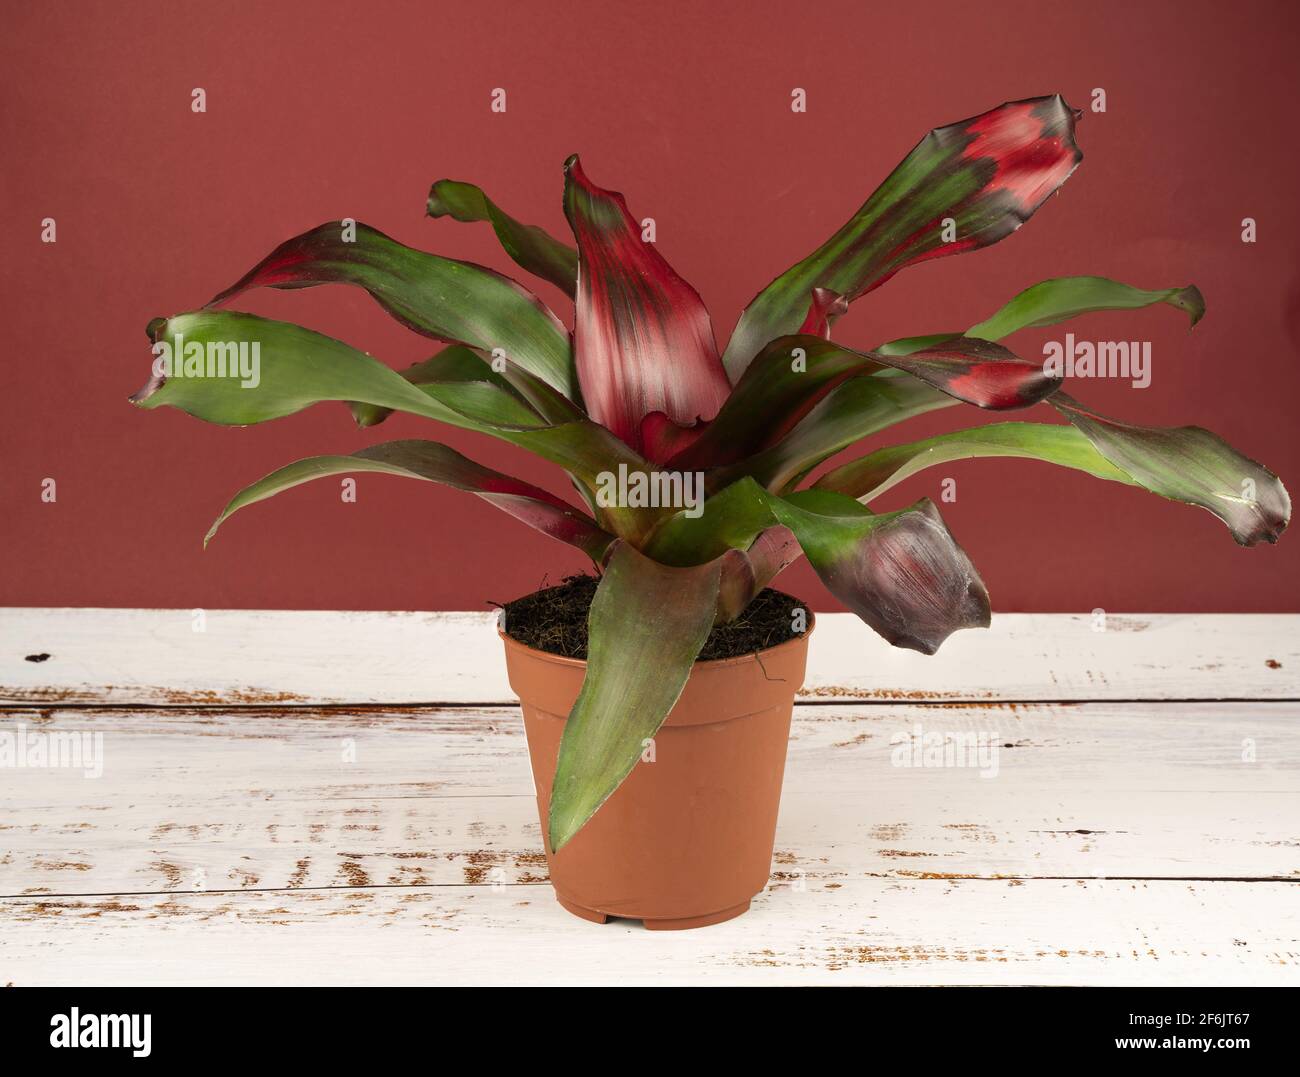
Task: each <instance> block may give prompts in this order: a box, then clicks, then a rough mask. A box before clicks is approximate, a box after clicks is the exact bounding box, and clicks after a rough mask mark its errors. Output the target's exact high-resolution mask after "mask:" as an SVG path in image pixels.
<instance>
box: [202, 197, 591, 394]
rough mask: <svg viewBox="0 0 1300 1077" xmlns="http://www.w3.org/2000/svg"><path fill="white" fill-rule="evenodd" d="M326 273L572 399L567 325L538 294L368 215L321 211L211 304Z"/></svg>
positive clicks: (414, 323) (318, 279)
mask: <svg viewBox="0 0 1300 1077" xmlns="http://www.w3.org/2000/svg"><path fill="white" fill-rule="evenodd" d="M353 233H355V234H353ZM349 237H350V238H349ZM331 283H334V284H353V285H356V286H357V287H360V288H364V289H365V290H366V291H367V292H369V293H370V294H371V295H372V296H373V297H374V299H375V301H376V302H378V303H379V305H380V306H381V307H383V308H384V309H385V310H386V311H388V313H389V314H391V315H392V316H393V317H394V318H396V319H397V320H398V321H399V322H401V323H402V324H403V325H405V326H407V327H408V328H410V329H413V330H414V331H415V332H417V333H420V334H422V335H424V336H427V337H432V338H433V339H435V340H444V341H447V342H448V343H452V344H467V345H469V346H470V347H474V348H480V349H482V350H483V351H485V352H488V353H494V352H495V353H496V354H499V355H501V356H503V357H504V358H505V360H506V361H507V362H508V363H514V364H517V365H518V366H520V367H522V368H523V369H524V370H526V371H528V372H529V373H531V374H533V375H535V376H536V377H538V378H540V379H541V380H542V381H544V382H546V383H547V384H548V385H550V386H551V387H552V388H554V389H556V390H558V391H559V392H560V393H562V394H564V396H566V397H568V398H569V399H570V400H575V399H577V385H576V380H575V377H574V371H573V356H572V352H571V349H570V347H569V335H568V332H567V331H566V330H565V328H564V326H563V325H562V324H561V323H560V321H559V319H558V318H556V317H555V315H554V314H552V313H551V312H550V311H549V310H547V309H546V307H545V306H544V305H543V304H542V302H541V300H539V299H538V298H537V297H536V296H535V295H533V294H532V293H531V292H529V291H527V290H526V289H524V288H522V287H520V286H519V285H518V284H516V283H515V282H514V281H512V280H510V279H509V278H508V277H503V276H502V275H501V274H500V273H497V272H495V271H494V270H491V269H486V268H484V267H483V266H479V265H474V264H473V263H472V262H458V261H455V260H453V259H451V258H440V257H438V256H437V255H435V254H426V253H425V252H424V251H417V250H413V249H412V248H410V247H406V246H403V245H402V244H401V243H398V242H397V241H396V240H393V239H390V238H389V237H388V236H386V235H384V234H383V233H382V232H379V231H376V230H375V229H373V228H371V227H370V226H369V225H365V224H360V223H357V224H355V225H351V226H349V227H348V228H345V226H344V224H343V223H342V222H339V221H327V222H326V223H325V224H322V225H320V226H319V227H318V228H313V229H312V230H311V231H310V232H305V233H303V234H302V235H300V236H296V237H295V238H293V239H290V240H288V241H287V242H285V243H282V244H280V246H278V247H277V248H276V249H275V250H274V251H272V252H271V253H270V254H269V255H267V256H266V258H264V259H263V260H262V261H261V262H259V263H258V264H257V265H256V266H254V267H253V268H252V269H251V270H249V271H248V273H246V274H245V275H244V276H243V277H241V278H240V279H239V280H238V281H236V282H235V283H234V284H233V285H231V286H230V287H229V288H227V289H226V290H225V291H224V292H221V293H220V294H219V295H217V296H216V297H215V298H214V299H213V300H212V302H211V303H209V304H208V306H209V307H219V306H222V305H224V304H225V303H228V302H229V301H230V300H231V299H233V298H235V297H236V296H237V295H239V294H240V293H242V292H245V291H247V290H248V289H250V288H259V287H270V288H310V287H312V286H313V285H317V284H331Z"/></svg>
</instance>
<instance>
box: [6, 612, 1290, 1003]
mask: <svg viewBox="0 0 1300 1077" xmlns="http://www.w3.org/2000/svg"><path fill="white" fill-rule="evenodd" d="M14 613H15V611H4V612H3V614H0V616H3V617H4V630H3V638H4V641H5V648H6V649H5V653H4V659H3V666H0V672H2V673H3V675H4V680H5V682H6V683H8V684H10V688H8V689H7V690H6V698H7V699H9V700H10V705H8V706H4V707H0V736H5V735H8V736H10V737H11V738H16V737H17V735H18V734H19V733H22V734H23V735H35V736H37V737H38V738H40V737H45V738H49V737H51V735H54V734H89V735H91V736H95V735H98V736H99V737H100V738H101V739H100V741H99V743H100V744H101V745H102V752H103V757H102V758H103V772H102V775H101V776H99V777H93V778H87V777H85V776H84V774H83V773H82V772H81V771H78V770H75V769H71V768H57V769H49V768H35V767H13V766H0V977H2V978H3V981H4V982H14V983H29V984H36V983H85V982H102V983H319V982H327V983H500V982H517V983H905V984H920V983H1089V984H1093V983H1095V984H1102V983H1133V984H1167V983H1182V984H1199V983H1206V984H1208V983H1270V984H1273V983H1276V984H1283V983H1290V984H1296V983H1300V834H1298V831H1300V826H1298V822H1300V703H1297V702H1295V701H1294V698H1293V697H1297V696H1300V692H1297V691H1296V683H1295V669H1296V668H1300V658H1297V657H1296V656H1295V653H1294V652H1295V650H1296V648H1295V638H1296V636H1297V633H1296V632H1295V628H1296V627H1297V626H1300V618H1285V617H1261V618H1254V617H1236V616H1233V617H1212V618H1182V617H1178V618H1173V617H1170V618H1134V619H1132V621H1131V623H1130V622H1122V621H1121V622H1118V623H1121V624H1124V623H1127V624H1128V627H1127V628H1119V627H1117V621H1116V619H1115V618H1111V619H1109V628H1108V631H1107V632H1106V633H1102V634H1094V633H1092V632H1091V630H1090V629H1089V628H1088V627H1087V619H1086V618H1074V617H1065V616H1057V617H1053V616H1042V617H1037V616H1036V617H1033V618H1029V617H1025V618H1021V619H1011V620H1010V622H1009V623H1007V624H1000V625H999V631H998V632H997V633H990V634H988V635H989V640H990V641H991V642H989V643H986V644H984V645H982V646H985V647H987V648H989V649H986V650H983V651H977V652H975V653H966V654H964V655H963V654H961V653H960V652H958V653H957V657H956V658H955V659H953V660H952V661H947V662H945V659H944V658H943V657H942V656H941V658H940V659H938V660H935V659H923V658H919V657H918V658H917V659H916V661H918V662H922V663H927V665H926V666H925V667H924V668H928V669H931V670H935V671H937V672H935V673H934V674H933V675H932V676H931V677H930V679H929V680H928V681H925V680H923V679H922V678H921V675H920V673H918V672H915V671H914V670H913V669H912V666H911V662H910V659H909V658H908V657H907V656H904V658H903V660H902V661H900V662H897V663H895V664H894V665H886V664H884V663H883V662H880V661H877V659H878V657H879V656H877V655H874V654H871V655H869V659H870V660H869V661H868V662H865V663H863V664H862V665H861V666H860V667H859V666H858V665H855V664H854V663H852V662H850V661H849V660H848V657H847V656H848V655H849V653H850V651H852V653H854V654H856V653H857V649H858V648H859V645H860V644H861V643H862V640H860V639H858V638H857V637H856V633H855V632H853V631H851V630H849V629H850V626H848V625H847V624H846V623H845V622H843V621H842V620H838V619H837V618H835V617H833V616H832V617H827V618H823V619H822V620H821V625H822V627H821V628H819V635H818V637H817V638H816V640H815V641H814V646H813V651H814V653H815V654H816V653H818V651H819V648H820V653H821V658H820V659H819V660H818V661H819V662H820V665H818V666H817V667H816V668H815V670H814V675H813V677H812V678H811V681H810V683H811V691H810V692H808V693H807V694H806V696H805V702H803V703H801V704H800V705H799V706H797V707H796V709H795V718H794V724H793V729H792V736H791V745H790V756H789V763H788V767H787V775H786V783H785V792H784V796H783V800H782V808H781V817H780V822H779V826H778V833H777V849H776V855H775V858H774V863H773V870H772V877H771V880H770V883H769V886H768V888H767V890H766V891H765V892H764V893H763V894H762V895H760V897H759V898H758V899H756V901H755V903H754V906H753V909H752V910H751V912H750V913H749V914H747V915H746V916H744V917H742V918H740V919H738V920H736V921H734V922H731V923H728V924H722V925H717V926H715V927H711V928H707V929H703V930H700V931H695V932H686V933H683V934H680V935H673V934H669V935H663V934H654V935H652V934H650V933H647V932H645V931H644V929H642V928H641V927H640V925H639V924H628V923H613V924H609V925H605V926H603V927H597V926H595V925H591V924H587V923H585V922H582V921H579V920H576V919H575V918H573V917H571V916H569V915H568V914H567V913H565V912H563V911H562V910H561V909H560V908H559V906H558V905H556V904H555V902H554V898H553V894H552V891H551V889H550V886H549V883H548V881H547V873H546V865H545V859H544V857H543V856H542V855H541V841H540V834H539V830H538V826H537V819H536V807H535V803H534V799H533V792H532V781H531V776H530V773H529V769H528V762H527V755H526V749H525V745H524V742H523V735H522V726H521V722H520V718H519V714H518V709H517V707H516V706H515V705H514V704H513V701H512V700H510V699H509V698H508V697H507V696H506V694H505V692H506V691H507V690H505V689H503V688H502V686H501V685H500V683H498V682H494V680H493V678H494V677H499V665H498V664H497V660H498V659H499V655H498V654H497V651H496V642H497V641H496V639H495V634H494V633H492V631H491V624H490V621H488V620H486V619H485V618H483V617H480V616H478V615H437V616H434V615H421V614H396V615H383V614H351V615H341V617H342V620H339V621H335V620H334V619H333V618H334V617H335V615H319V614H299V613H291V614H274V613H241V614H231V615H229V621H228V623H223V617H225V616H226V615H220V614H209V619H208V624H207V627H208V632H207V633H203V634H200V633H191V632H190V630H189V623H190V622H189V614H188V612H187V611H156V612H155V613H152V614H150V613H146V612H142V611H117V612H116V613H113V612H112V611H84V613H85V616H84V617H80V618H79V617H76V616H73V615H72V614H70V613H69V612H68V611H52V612H51V613H50V614H49V616H48V618H47V619H46V620H42V618H41V617H39V616H37V615H36V614H33V613H30V612H29V611H17V613H18V614H19V615H20V616H18V617H17V618H11V617H10V615H11V614H14ZM349 619H350V620H349ZM1139 624H1144V625H1145V627H1139ZM178 625H180V626H183V628H184V633H188V635H184V634H182V633H181V632H180V629H179V628H178ZM485 635H487V636H489V637H490V645H489V648H485V647H483V646H482V642H483V637H484V636H485ZM975 635H978V634H976V633H968V634H967V636H975ZM196 637H197V638H196ZM20 640H21V641H23V642H21V644H20V643H19V641H20ZM1284 641H1285V642H1284ZM1121 644H1122V645H1121ZM36 647H42V648H44V650H35V649H34V648H36ZM385 648H387V650H385ZM1216 649H1217V653H1218V661H1217V662H1216V661H1213V660H1210V659H1211V652H1213V651H1216ZM45 650H48V653H49V654H50V655H51V657H50V658H49V659H46V660H44V661H42V662H27V661H26V654H39V653H45ZM489 650H490V654H489ZM20 651H23V652H25V654H24V655H23V657H21V658H17V659H15V657H14V656H15V655H16V654H17V653H18V652H20ZM886 653H888V652H886ZM150 654H153V655H154V658H155V665H154V666H153V667H150V666H149V665H148V661H149V655H150ZM1261 654H1264V655H1267V656H1268V658H1269V659H1270V660H1271V661H1273V662H1276V666H1273V665H1269V664H1267V663H1265V662H1260V663H1259V666H1260V668H1259V669H1255V668H1254V666H1253V665H1252V663H1254V657H1248V656H1258V655H1261ZM60 656H62V658H60ZM890 661H893V659H892V657H891V659H890ZM187 662H191V663H193V669H194V671H195V672H194V676H193V678H192V680H191V682H190V683H189V684H188V685H186V682H185V681H184V677H183V670H184V669H185V668H186V663H187ZM872 663H875V666H874V668H875V672H876V674H877V676H876V677H875V680H874V684H875V687H872V686H871V682H870V679H869V678H868V677H867V676H866V674H865V673H862V674H855V673H852V672H846V671H851V670H853V669H857V668H861V669H863V670H864V671H865V670H870V669H872V668H873V667H872ZM1202 666H1217V668H1213V669H1210V668H1200V667H1202ZM489 667H490V668H489ZM1030 669H1038V670H1039V671H1040V672H1039V674H1038V676H1036V677H1031V676H1029V675H1028V671H1029V670H1030ZM33 670H34V671H36V672H35V673H34V672H33ZM145 670H149V671H150V672H149V674H148V675H146V674H144V673H143V672H142V671H145ZM493 670H496V672H493ZM836 670H838V671H839V672H838V675H837V674H836ZM1100 670H1105V675H1104V676H1102V675H1101V673H1100V672H1099V671H1100ZM886 674H888V676H886ZM42 677H44V678H45V680H44V681H43V682H42V680H41V678H42ZM408 679H409V681H410V683H409V684H408V683H406V682H407V680H408ZM412 684H413V685H414V687H411V685H412ZM886 684H890V685H892V686H893V687H889V688H886V687H884V686H885V685H886ZM924 684H928V685H930V687H922V685H924ZM899 685H903V686H904V687H898V686H899ZM1035 685H1037V690H1039V691H1048V688H1046V687H1044V685H1049V686H1051V688H1052V689H1054V690H1057V691H1059V694H1060V695H1061V696H1063V697H1065V698H1062V699H1060V700H1036V701H1030V702H1023V701H1012V699H1011V698H1008V699H1006V700H997V699H986V698H984V697H985V696H987V695H989V694H990V693H993V694H995V695H996V694H1002V695H1006V696H1008V697H1020V696H1032V695H1033V692H1034V690H1035ZM444 686H445V687H444ZM1085 691H1091V692H1093V693H1095V694H1097V695H1099V696H1102V697H1104V696H1106V695H1107V694H1108V693H1114V694H1115V698H1111V699H1106V698H1100V699H1075V698H1071V697H1072V696H1073V695H1080V694H1082V693H1084V692H1085ZM426 693H429V694H431V696H432V698H434V699H437V698H438V697H439V696H452V697H454V696H457V695H462V696H473V695H477V696H480V697H483V698H480V699H474V700H470V701H469V702H448V701H446V700H444V701H443V702H441V703H440V704H438V705H419V704H413V703H411V702H402V701H400V699H395V698H394V697H401V696H404V695H410V696H414V697H417V698H418V697H421V696H424V695H425V694H426ZM1202 693H1211V694H1213V695H1216V696H1222V697H1226V698H1224V699H1222V700H1218V701H1186V700H1187V699H1188V698H1192V697H1198V696H1199V695H1201V694H1202ZM1252 694H1254V695H1257V696H1260V697H1264V698H1260V699H1258V700H1255V699H1251V698H1250V697H1251V695H1252ZM894 695H898V696H902V697H904V698H902V699H892V698H890V697H891V696H894ZM120 697H128V698H129V701H128V702H121V701H120ZM857 697H862V698H860V699H859V698H857ZM910 697H919V700H918V699H917V698H910ZM936 697H939V698H936ZM946 697H952V701H948V700H947V699H946ZM1130 697H1131V698H1130ZM14 700H19V702H14ZM69 700H71V702H69ZM196 701H197V702H196ZM916 734H922V735H925V734H929V735H932V736H933V735H938V736H939V737H940V738H943V737H946V736H951V735H962V736H966V737H971V736H974V737H977V738H979V742H980V743H981V744H983V745H984V746H985V754H984V755H983V756H982V757H972V758H970V759H964V758H950V759H949V760H948V762H949V763H956V762H962V763H971V764H974V765H969V766H954V765H946V766H903V765H899V764H901V763H902V762H904V761H907V762H918V761H919V762H922V763H925V762H927V760H926V759H925V758H924V757H921V758H920V759H919V760H918V759H914V758H913V757H912V756H911V754H910V753H908V754H907V757H906V759H904V758H903V756H902V755H900V752H901V746H900V743H899V742H900V740H902V739H903V738H905V737H907V736H911V735H916ZM994 750H996V754H995V755H994V754H990V753H993V752H994ZM936 761H937V760H934V759H931V760H928V762H936ZM993 763H996V767H995V768H994V766H993ZM651 765H653V764H651Z"/></svg>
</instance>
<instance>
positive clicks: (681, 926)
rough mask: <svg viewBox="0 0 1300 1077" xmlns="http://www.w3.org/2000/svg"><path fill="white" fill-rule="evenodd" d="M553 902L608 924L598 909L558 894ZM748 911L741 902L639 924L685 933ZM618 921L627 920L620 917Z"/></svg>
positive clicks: (653, 929) (576, 914)
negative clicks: (714, 910) (712, 910)
mask: <svg viewBox="0 0 1300 1077" xmlns="http://www.w3.org/2000/svg"><path fill="white" fill-rule="evenodd" d="M555 900H556V901H558V902H559V903H560V904H561V905H562V906H564V908H565V909H567V910H568V911H569V912H571V913H573V915H574V916H578V917H581V918H582V919H583V920H589V921H591V923H593V924H605V923H608V922H609V916H610V914H609V913H606V912H600V911H599V910H598V909H588V908H587V907H586V906H584V905H579V904H577V903H576V902H573V901H568V900H566V899H565V898H562V897H560V895H559V894H556V895H555ZM748 909H749V902H748V901H743V902H741V903H740V904H739V905H733V906H732V907H731V908H729V909H722V910H720V911H718V912H711V913H706V914H705V915H704V916H684V917H681V918H680V919H677V920H654V919H643V920H642V921H641V923H642V924H644V925H645V929H646V930H647V931H686V930H688V929H690V928H693V927H708V926H709V925H711V924H721V923H723V922H724V921H726V920H734V919H735V918H736V917H737V916H739V915H740V914H741V913H743V912H745V911H747V910H748ZM620 919H629V918H628V917H621V918H620ZM631 919H635V917H632V918H631Z"/></svg>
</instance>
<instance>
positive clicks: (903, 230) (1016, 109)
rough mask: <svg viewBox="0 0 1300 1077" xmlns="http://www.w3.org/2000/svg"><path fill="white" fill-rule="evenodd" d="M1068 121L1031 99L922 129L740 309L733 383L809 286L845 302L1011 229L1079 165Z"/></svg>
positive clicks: (1055, 108) (1055, 106)
mask: <svg viewBox="0 0 1300 1077" xmlns="http://www.w3.org/2000/svg"><path fill="white" fill-rule="evenodd" d="M1076 115H1077V114H1076V113H1075V111H1074V110H1073V109H1071V108H1070V107H1069V106H1068V105H1067V104H1066V103H1065V102H1064V101H1063V100H1062V99H1061V98H1060V97H1059V96H1058V97H1038V98H1033V99H1031V100H1028V101H1014V102H1010V103H1008V104H1005V105H1001V106H999V107H998V108H995V109H992V110H991V111H989V112H986V113H984V114H983V115H980V116H975V117H972V118H971V119H968V120H962V121H960V122H959V123H955V124H951V125H949V126H947V127H939V128H936V129H935V130H933V131H931V132H930V133H929V134H928V135H927V136H926V137H925V138H923V139H922V140H921V141H920V143H918V144H917V146H916V148H915V149H913V150H912V152H911V153H909V154H908V155H907V157H906V158H905V159H904V160H903V163H902V164H900V165H899V166H898V168H896V169H895V170H894V171H893V172H892V173H891V174H890V176H889V178H888V179H886V180H885V182H884V183H883V184H881V185H880V187H879V188H878V189H877V190H876V192H875V193H874V194H873V195H872V196H871V197H870V198H868V199H867V201H866V202H865V203H864V204H863V205H862V207H861V208H860V209H859V210H858V212H857V213H856V214H854V216H853V217H852V219H850V220H849V221H848V223H846V224H845V225H844V226H843V227H842V228H841V229H840V230H839V231H838V232H836V233H835V235H833V236H831V238H830V239H828V240H827V241H826V242H825V243H823V244H822V245H821V246H820V247H819V248H818V249H817V250H815V251H814V252H813V253H812V254H810V255H809V256H808V257H807V258H805V259H804V260H803V261H802V262H800V263H798V264H797V265H795V266H793V267H792V268H791V269H789V270H787V271H786V272H785V273H783V274H781V276H779V277H777V278H776V280H774V281H773V282H772V283H771V284H769V285H768V286H767V287H766V288H764V289H763V291H761V292H759V294H758V295H757V296H756V297H755V298H754V300H753V302H752V303H750V305H749V306H748V307H747V308H746V309H745V312H744V314H742V315H741V318H740V322H739V324H737V326H736V330H735V332H734V333H733V334H732V337H731V342H730V343H729V344H728V345H727V350H726V352H725V354H724V356H723V362H724V364H725V365H726V368H727V374H728V375H729V376H730V378H731V381H732V383H733V384H734V383H735V382H736V381H738V380H739V378H740V375H741V374H743V373H744V371H745V368H746V367H747V366H748V365H749V362H750V360H751V359H752V358H753V357H754V356H755V355H757V354H758V352H759V351H760V350H761V349H762V348H763V347H764V346H765V345H766V344H768V342H770V341H772V340H775V339H776V338H777V337H781V336H785V335H787V334H789V333H794V332H797V331H798V330H799V327H800V325H801V324H802V323H803V322H804V320H805V318H806V317H807V316H808V312H809V304H810V302H811V301H812V299H813V290H814V289H815V288H825V289H829V290H830V291H832V292H835V293H837V294H838V295H841V296H843V297H844V298H845V299H847V300H853V299H856V298H857V297H858V296H860V295H862V294H863V293H865V292H868V291H870V290H871V289H872V288H875V287H878V286H879V285H881V284H883V283H884V282H885V281H886V280H888V279H889V278H890V277H891V276H893V274H894V273H896V272H898V271H899V270H900V269H902V268H904V267H905V266H908V265H911V264H914V263H917V262H921V261H925V260H927V259H929V258H936V257H940V256H942V255H946V254H958V253H960V252H962V251H967V250H975V249H978V248H980V247H986V246H988V245H989V244H991V243H996V242H997V241H998V240H1000V239H1002V238H1004V237H1005V236H1008V235H1010V234H1011V233H1012V232H1013V231H1015V230H1016V229H1017V228H1019V227H1020V225H1022V224H1023V223H1024V222H1025V221H1026V220H1028V219H1029V217H1030V216H1031V215H1032V214H1033V213H1034V212H1035V211H1036V210H1037V209H1038V208H1039V206H1041V205H1042V204H1043V202H1044V201H1045V200H1046V199H1047V197H1048V196H1049V195H1051V194H1052V193H1053V192H1055V191H1056V190H1057V189H1058V188H1059V187H1060V186H1061V184H1062V183H1064V182H1065V180H1066V179H1067V178H1068V177H1069V175H1070V173H1071V172H1073V171H1074V169H1075V167H1076V166H1077V165H1078V163H1079V161H1080V160H1081V159H1082V157H1083V155H1082V154H1081V153H1080V152H1079V149H1078V147H1077V146H1076V145H1075V143H1074V122H1075V118H1076ZM949 221H950V222H951V226H950V227H951V229H952V230H951V232H949V231H948V229H947V228H945V223H946V222H949Z"/></svg>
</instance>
